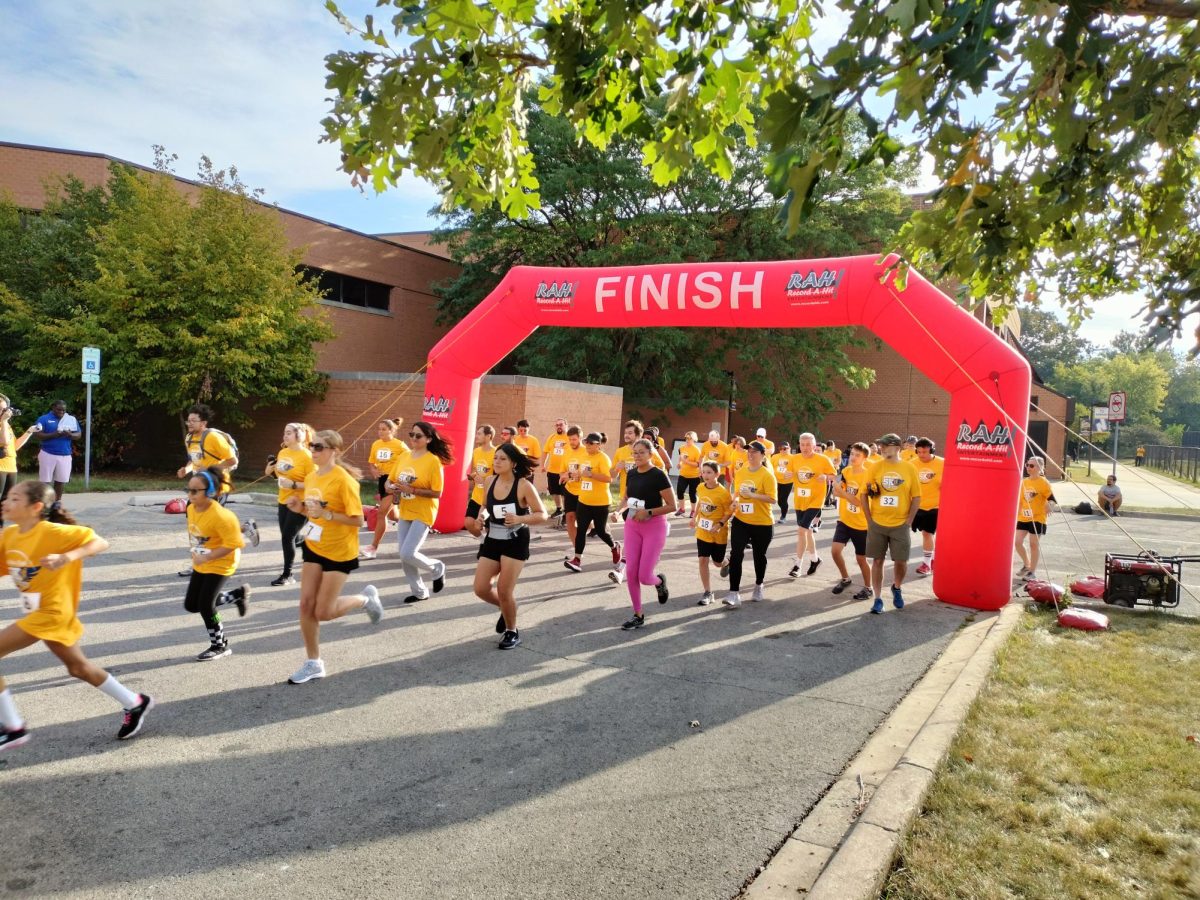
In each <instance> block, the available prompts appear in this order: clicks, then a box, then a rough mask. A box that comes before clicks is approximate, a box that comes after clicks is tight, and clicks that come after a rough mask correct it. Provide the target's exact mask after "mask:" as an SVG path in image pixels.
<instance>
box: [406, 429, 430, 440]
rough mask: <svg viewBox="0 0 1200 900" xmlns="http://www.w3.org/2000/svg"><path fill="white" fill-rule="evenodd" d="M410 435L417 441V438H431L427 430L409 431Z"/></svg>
mask: <svg viewBox="0 0 1200 900" xmlns="http://www.w3.org/2000/svg"><path fill="white" fill-rule="evenodd" d="M408 436H409V437H410V438H412V439H413V440H414V441H415V440H416V439H417V438H425V440H429V438H428V437H427V436H426V434H425V432H423V431H410V432H409V433H408Z"/></svg>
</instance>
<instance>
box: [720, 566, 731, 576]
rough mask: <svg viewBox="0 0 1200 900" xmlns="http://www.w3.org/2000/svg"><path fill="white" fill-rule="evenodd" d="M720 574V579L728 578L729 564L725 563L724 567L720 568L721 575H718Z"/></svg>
mask: <svg viewBox="0 0 1200 900" xmlns="http://www.w3.org/2000/svg"><path fill="white" fill-rule="evenodd" d="M720 574H721V577H722V578H728V577H729V563H725V565H723V566H721V573H720Z"/></svg>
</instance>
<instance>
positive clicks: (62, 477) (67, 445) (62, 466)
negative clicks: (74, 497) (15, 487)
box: [34, 400, 83, 500]
mask: <svg viewBox="0 0 1200 900" xmlns="http://www.w3.org/2000/svg"><path fill="white" fill-rule="evenodd" d="M34 428H37V429H38V433H37V434H36V435H35V437H36V438H37V439H38V440H39V441H41V442H42V449H41V450H40V451H39V452H38V478H39V480H40V481H43V482H45V483H46V484H53V485H54V494H55V499H57V500H61V499H62V492H63V488H64V487H65V486H66V484H67V482H68V481H70V480H71V442H72V441H77V440H79V439H80V438H81V437H83V432H81V431H80V430H79V420H78V419H76V418H75V417H74V416H72V415H70V414H68V413H67V404H66V402H65V401H63V400H55V401H54V403H52V404H51V405H50V412H48V413H46V414H45V415H44V416H42V417H41V418H40V419H38V420H37V424H36V425H35V426H34Z"/></svg>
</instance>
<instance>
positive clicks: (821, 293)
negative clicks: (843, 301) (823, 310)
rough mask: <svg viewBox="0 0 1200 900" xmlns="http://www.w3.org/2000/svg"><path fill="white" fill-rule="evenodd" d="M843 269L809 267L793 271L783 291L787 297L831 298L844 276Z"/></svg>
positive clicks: (835, 293)
mask: <svg viewBox="0 0 1200 900" xmlns="http://www.w3.org/2000/svg"><path fill="white" fill-rule="evenodd" d="M845 275H846V270H845V269H840V270H839V269H822V270H821V271H820V272H818V271H817V270H816V269H809V270H808V271H807V272H799V271H797V272H793V273H792V274H791V276H790V277H789V278H788V283H787V287H786V288H784V293H786V294H787V296H788V298H789V299H815V298H827V299H832V298H833V297H836V296H837V292H838V285H840V284H841V283H842V278H843V277H845Z"/></svg>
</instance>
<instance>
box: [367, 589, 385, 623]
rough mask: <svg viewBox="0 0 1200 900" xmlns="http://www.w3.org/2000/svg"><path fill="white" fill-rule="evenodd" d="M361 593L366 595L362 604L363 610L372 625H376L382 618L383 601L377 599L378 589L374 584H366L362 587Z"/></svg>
mask: <svg viewBox="0 0 1200 900" xmlns="http://www.w3.org/2000/svg"><path fill="white" fill-rule="evenodd" d="M363 593H364V594H366V597H367V602H366V603H364V604H363V612H365V613H366V614H367V618H368V619H370V620H371V624H372V625H377V624H379V620H380V619H382V618H383V602H382V601H381V600H380V599H379V590H378V589H377V588H376V587H375V585H373V584H368V585H367V586H366V587H365V588H363Z"/></svg>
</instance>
